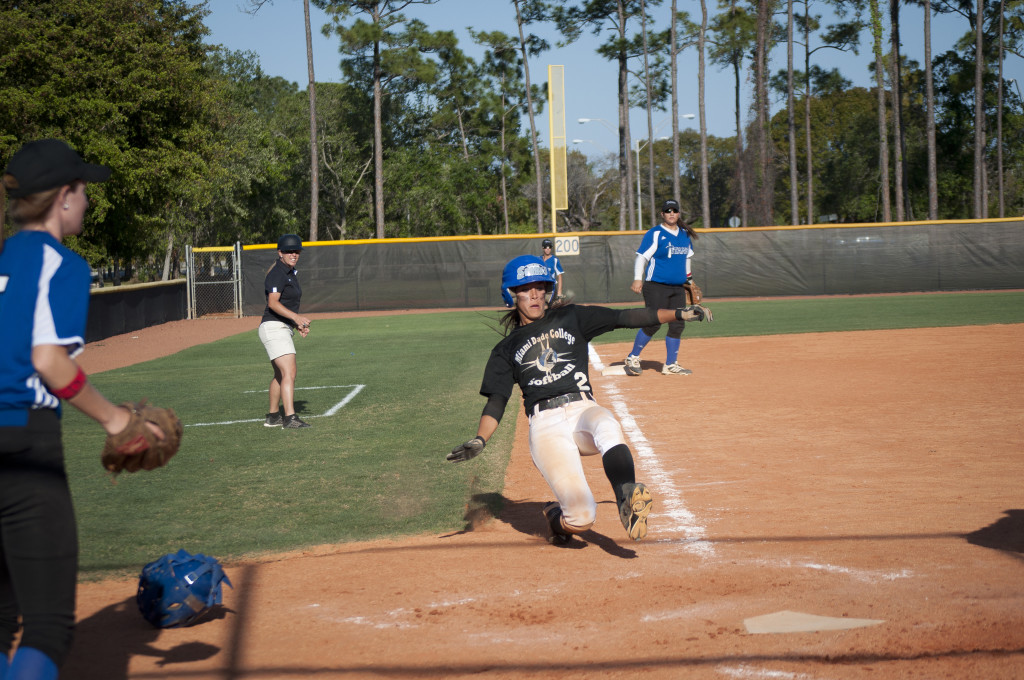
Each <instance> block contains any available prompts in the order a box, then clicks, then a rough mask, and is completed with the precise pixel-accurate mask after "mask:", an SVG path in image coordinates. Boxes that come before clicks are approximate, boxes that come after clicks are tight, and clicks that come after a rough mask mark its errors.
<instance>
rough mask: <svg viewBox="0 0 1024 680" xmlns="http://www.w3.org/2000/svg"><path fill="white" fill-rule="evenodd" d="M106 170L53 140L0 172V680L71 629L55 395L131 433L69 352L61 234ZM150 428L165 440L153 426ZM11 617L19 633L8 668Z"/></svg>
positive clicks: (74, 303)
mask: <svg viewBox="0 0 1024 680" xmlns="http://www.w3.org/2000/svg"><path fill="white" fill-rule="evenodd" d="M108 177H110V169H109V168H106V167H104V166H101V165H91V164H89V163H86V162H85V161H83V160H82V158H81V156H79V155H78V154H77V153H76V152H75V151H74V150H73V149H72V148H71V147H69V146H68V145H67V144H65V143H64V142H62V141H59V140H56V139H43V140H38V141H34V142H29V143H27V144H25V145H24V146H23V147H22V148H21V149H20V150H19V151H18V152H17V153H16V154H14V157H13V158H12V159H11V162H10V165H8V167H7V170H6V171H5V173H4V175H3V185H4V187H5V189H6V190H7V196H8V198H9V199H10V201H9V205H8V215H9V216H10V217H11V220H12V221H13V222H14V224H15V225H17V226H18V227H20V231H19V232H18V233H17V234H15V235H14V236H12V237H11V238H10V239H8V240H7V242H6V243H4V244H2V249H0V327H2V328H3V329H4V340H3V352H2V353H0V678H4V677H5V674H6V680H28V679H32V680H53V679H54V678H56V677H57V670H58V668H59V667H60V665H61V664H62V663H63V661H64V659H65V657H66V656H67V653H68V650H69V648H70V646H71V638H72V634H73V631H74V627H75V584H76V580H77V570H78V564H77V562H78V538H77V533H76V526H75V514H74V509H73V507H72V501H71V493H70V490H69V489H68V480H67V476H66V473H65V470H64V447H63V444H62V442H61V403H60V402H61V400H62V399H63V400H65V401H67V402H68V403H69V404H71V405H72V406H74V407H75V408H77V409H78V410H80V411H81V412H82V413H84V414H85V415H87V416H89V417H90V418H92V419H93V420H95V421H97V422H98V423H100V424H101V425H102V426H103V429H104V430H106V431H107V433H108V434H109V435H117V434H120V433H129V432H130V430H128V429H127V428H130V427H131V426H132V422H133V418H134V416H133V415H132V413H131V412H130V411H128V410H127V409H126V408H122V407H119V406H114V405H113V404H111V403H110V402H109V401H107V399H106V398H105V397H104V396H103V395H102V394H100V393H99V391H97V390H96V388H94V387H93V386H92V384H91V383H89V382H88V380H87V379H86V376H85V373H84V372H82V369H81V368H80V367H79V366H78V364H77V363H76V362H75V360H74V357H75V356H76V355H77V354H78V353H79V352H81V351H82V348H83V347H84V346H85V324H86V313H87V312H88V309H89V285H90V276H89V265H88V263H87V262H86V261H85V260H83V259H82V258H81V257H79V256H78V255H77V254H75V253H74V252H72V251H71V250H69V249H68V248H67V247H65V246H64V245H63V243H62V242H61V241H62V240H63V239H64V237H65V236H70V235H72V234H78V233H80V232H81V231H82V220H83V217H84V215H85V210H86V208H88V207H89V199H88V198H87V197H86V182H102V181H105V180H106V179H107V178H108ZM151 429H152V428H151ZM153 433H154V436H157V437H159V438H160V439H165V438H166V437H165V433H163V432H161V431H160V430H159V429H158V428H157V429H154V430H153ZM157 433H159V434H157ZM143 446H144V443H143V442H142V441H141V440H134V449H133V452H134V453H133V455H136V456H139V455H142V454H143V451H144V449H143ZM172 455H173V454H172ZM19 616H20V619H21V628H22V633H21V639H20V642H19V646H18V650H17V652H15V654H14V656H13V658H11V659H10V666H9V667H8V658H7V655H8V653H9V651H10V649H11V647H12V643H13V640H14V636H15V634H16V633H17V631H18V623H19V622H18V619H19Z"/></svg>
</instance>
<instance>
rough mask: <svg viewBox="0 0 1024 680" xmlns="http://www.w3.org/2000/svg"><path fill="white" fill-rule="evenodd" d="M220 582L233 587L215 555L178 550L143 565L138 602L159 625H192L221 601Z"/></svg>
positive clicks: (148, 618)
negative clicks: (208, 555) (209, 555)
mask: <svg viewBox="0 0 1024 680" xmlns="http://www.w3.org/2000/svg"><path fill="white" fill-rule="evenodd" d="M221 581H224V582H225V583H227V584H228V585H229V586H231V587H232V588H234V586H232V585H231V581H230V580H229V579H228V577H227V575H226V574H225V573H224V569H223V568H221V566H220V562H218V561H217V560H216V558H213V557H207V556H206V555H202V554H196V555H192V554H190V553H189V552H187V551H185V550H179V551H178V552H176V553H168V554H166V555H164V556H163V557H161V558H160V559H158V560H155V561H153V562H150V563H149V564H147V565H146V566H145V567H143V568H142V575H141V576H140V577H139V591H138V593H136V595H135V602H136V603H137V604H138V605H139V611H140V612H142V616H143V617H144V618H145V619H146V620H147V621H149V622H150V623H151V624H153V625H154V626H156V627H157V628H177V627H179V626H190V625H192V624H193V623H195V622H196V621H197V620H199V617H201V616H202V615H203V614H205V613H206V612H207V611H209V609H210V607H212V606H213V605H215V604H220V596H221V591H220V582H221Z"/></svg>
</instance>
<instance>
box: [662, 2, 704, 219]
mask: <svg viewBox="0 0 1024 680" xmlns="http://www.w3.org/2000/svg"><path fill="white" fill-rule="evenodd" d="M676 2H677V0H672V21H671V25H670V28H669V36H670V39H671V41H672V43H671V44H672V48H671V49H670V50H669V55H670V56H671V60H672V61H671V68H670V69H669V70H670V71H671V72H672V198H674V199H676V200H677V201H678V200H681V199H680V197H679V82H678V81H679V36H678V34H677V32H676V26H677V25H678V24H679V18H678V16H677V11H676ZM700 2H701V7H703V6H704V0H700ZM703 38H704V35H703V33H701V39H702V40H703ZM703 77H704V73H703V72H701V73H699V74H698V76H697V82H698V85H703V81H702V79H703ZM705 226H707V225H705Z"/></svg>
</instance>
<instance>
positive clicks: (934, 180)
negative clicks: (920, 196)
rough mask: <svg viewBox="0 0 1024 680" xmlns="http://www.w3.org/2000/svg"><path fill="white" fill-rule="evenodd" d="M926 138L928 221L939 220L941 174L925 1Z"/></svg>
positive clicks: (928, 1)
mask: <svg viewBox="0 0 1024 680" xmlns="http://www.w3.org/2000/svg"><path fill="white" fill-rule="evenodd" d="M924 99H925V137H926V138H927V143H928V219H930V220H937V219H939V179H938V177H939V172H938V163H937V161H936V157H935V87H934V81H933V78H932V2H931V0H924Z"/></svg>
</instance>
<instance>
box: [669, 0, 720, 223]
mask: <svg viewBox="0 0 1024 680" xmlns="http://www.w3.org/2000/svg"><path fill="white" fill-rule="evenodd" d="M707 32H708V4H707V0H700V35H699V36H697V107H698V109H699V110H698V112H697V113H698V115H699V116H700V214H701V220H702V222H701V226H702V227H704V228H705V229H710V228H711V226H712V225H711V194H710V192H711V188H710V187H709V186H708V126H707V119H706V118H705V115H704V87H705V78H706V73H707V64H706V63H705V54H704V52H705V49H704V48H705V39H706V36H707ZM676 137H677V138H678V135H676ZM676 144H677V146H676V149H677V151H678V141H677V142H676ZM673 174H674V175H675V176H676V177H677V178H678V177H679V159H678V158H677V159H676V162H675V166H674V168H673ZM676 198H677V199H678V198H679V191H678V188H677V190H676Z"/></svg>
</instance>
